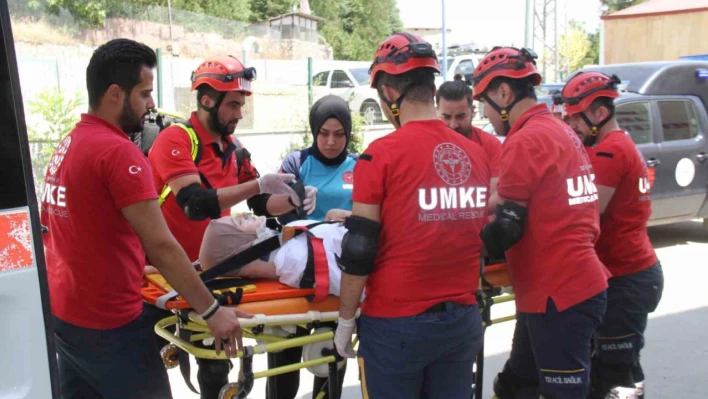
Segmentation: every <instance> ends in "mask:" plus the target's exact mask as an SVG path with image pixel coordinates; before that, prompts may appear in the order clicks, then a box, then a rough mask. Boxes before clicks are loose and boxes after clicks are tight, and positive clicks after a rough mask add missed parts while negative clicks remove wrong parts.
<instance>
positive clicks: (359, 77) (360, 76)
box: [349, 68, 370, 86]
mask: <svg viewBox="0 0 708 399" xmlns="http://www.w3.org/2000/svg"><path fill="white" fill-rule="evenodd" d="M349 71H350V72H351V73H352V75H353V76H354V79H356V81H357V82H358V83H359V84H360V85H362V86H368V85H369V79H370V76H369V69H368V68H353V69H350V70H349Z"/></svg>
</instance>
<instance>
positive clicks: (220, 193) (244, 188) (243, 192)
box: [216, 180, 287, 209]
mask: <svg viewBox="0 0 708 399" xmlns="http://www.w3.org/2000/svg"><path fill="white" fill-rule="evenodd" d="M258 194H260V188H259V187H258V181H257V180H251V181H248V182H246V183H242V184H237V185H235V186H230V187H225V188H220V189H218V190H216V195H217V197H218V198H219V207H221V209H227V208H231V207H232V206H234V205H236V204H238V203H240V202H243V201H245V200H247V199H249V198H251V197H253V196H254V195H258ZM286 201H287V198H286Z"/></svg>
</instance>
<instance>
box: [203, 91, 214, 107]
mask: <svg viewBox="0 0 708 399" xmlns="http://www.w3.org/2000/svg"><path fill="white" fill-rule="evenodd" d="M199 101H200V102H201V105H202V107H206V108H211V107H213V106H214V103H215V101H214V99H213V98H211V96H209V95H208V94H205V95H203V96H202V97H201V98H200V99H199Z"/></svg>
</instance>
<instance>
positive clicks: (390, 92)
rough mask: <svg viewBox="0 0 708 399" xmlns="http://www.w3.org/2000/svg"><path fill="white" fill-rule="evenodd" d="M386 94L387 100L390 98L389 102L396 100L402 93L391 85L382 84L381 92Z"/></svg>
mask: <svg viewBox="0 0 708 399" xmlns="http://www.w3.org/2000/svg"><path fill="white" fill-rule="evenodd" d="M380 94H383V96H384V99H385V100H388V101H389V102H393V101H396V100H397V99H398V97H400V96H401V93H399V92H398V90H396V89H394V88H393V87H391V86H386V85H382V86H381V93H380Z"/></svg>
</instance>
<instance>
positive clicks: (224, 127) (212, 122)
mask: <svg viewBox="0 0 708 399" xmlns="http://www.w3.org/2000/svg"><path fill="white" fill-rule="evenodd" d="M229 123H233V124H234V128H233V129H229ZM229 123H227V124H223V123H221V122H219V117H218V116H217V115H216V113H215V112H209V128H210V129H211V130H213V131H214V132H216V133H218V134H219V135H220V136H221V137H227V136H231V135H232V134H234V131H235V130H236V126H238V119H235V120H233V121H231V122H229Z"/></svg>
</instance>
